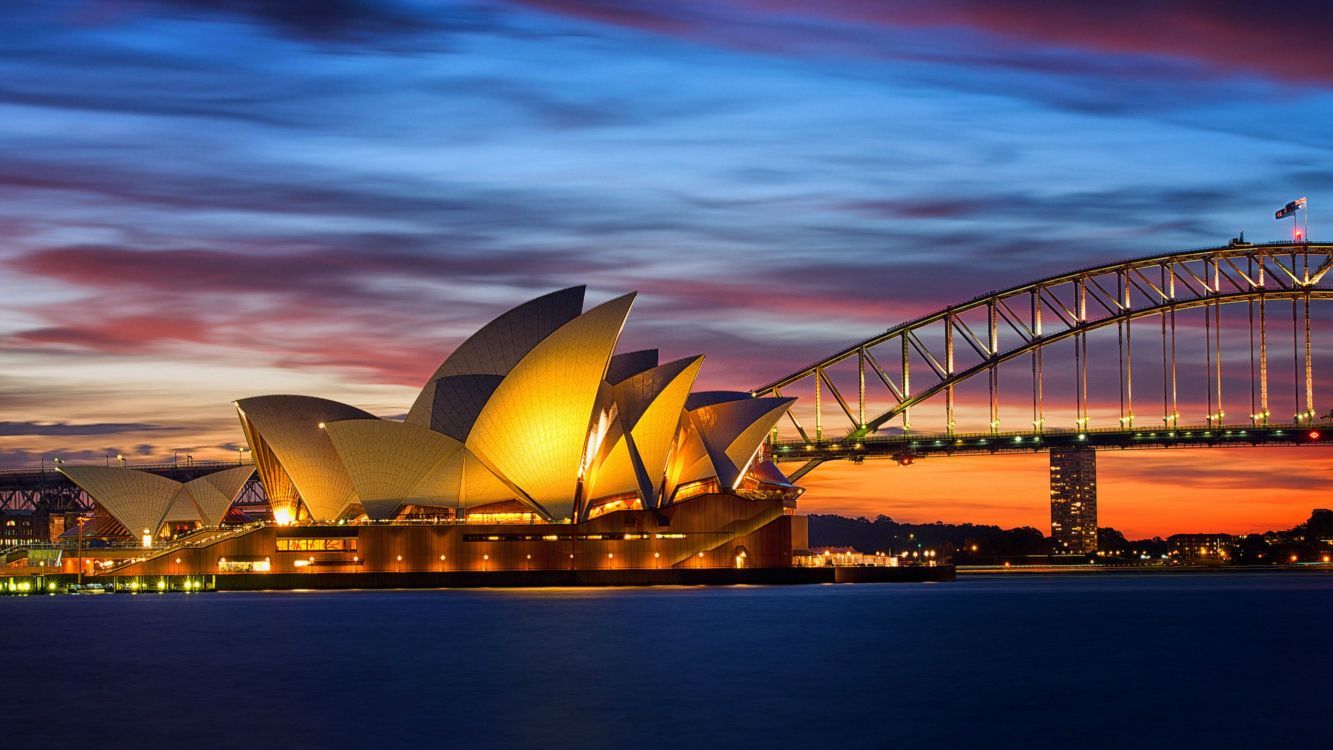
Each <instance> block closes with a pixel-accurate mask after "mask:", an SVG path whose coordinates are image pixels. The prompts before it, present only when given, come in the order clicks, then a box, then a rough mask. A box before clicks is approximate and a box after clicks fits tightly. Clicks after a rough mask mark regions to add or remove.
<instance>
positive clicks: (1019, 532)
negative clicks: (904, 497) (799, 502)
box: [810, 514, 1047, 556]
mask: <svg viewBox="0 0 1333 750" xmlns="http://www.w3.org/2000/svg"><path fill="white" fill-rule="evenodd" d="M1046 544H1047V543H1046V538H1045V536H1043V535H1042V533H1041V532H1040V531H1038V530H1037V529H1034V528H1031V527H1028V526H1024V527H1021V528H1017V529H1002V528H1000V527H999V526H977V525H973V524H970V523H967V524H960V525H955V524H946V523H942V522H936V523H922V524H913V523H898V522H897V521H894V520H893V519H892V518H889V517H888V516H879V517H877V518H875V520H873V521H871V520H868V519H866V518H847V517H845V516H835V515H820V514H812V515H810V546H811V547H855V548H856V549H858V550H860V551H862V552H902V551H904V550H907V551H911V550H915V549H934V550H938V551H939V552H940V554H951V553H952V552H954V551H955V550H969V551H970V550H971V549H972V546H973V545H975V546H976V547H977V550H978V551H979V552H981V553H982V554H986V555H1014V556H1019V555H1044V554H1046V551H1047V550H1046Z"/></svg>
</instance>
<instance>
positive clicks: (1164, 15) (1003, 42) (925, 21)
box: [524, 0, 1333, 84]
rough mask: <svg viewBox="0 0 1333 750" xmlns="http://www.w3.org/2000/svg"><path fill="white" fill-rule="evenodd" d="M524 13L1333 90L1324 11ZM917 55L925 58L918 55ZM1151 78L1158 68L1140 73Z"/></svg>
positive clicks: (966, 5) (938, 5)
mask: <svg viewBox="0 0 1333 750" xmlns="http://www.w3.org/2000/svg"><path fill="white" fill-rule="evenodd" d="M524 4H526V5H529V6H531V7H535V8H539V9H542V10H544V11H546V12H550V13H558V14H562V15H568V16H571V17H576V18H580V19H583V20H587V21H591V22H595V23H600V24H607V25H616V26H624V27H630V28H634V29H639V30H643V31H650V32H654V33H659V34H668V35H674V36H682V37H687V38H691V39H696V40H702V41H707V42H710V43H714V44H721V45H727V46H732V47H741V48H762V49H766V50H769V51H780V52H785V53H787V54H797V55H808V54H810V53H811V51H812V50H817V51H819V52H821V53H823V54H829V53H830V52H833V53H837V52H841V53H844V54H845V53H848V52H851V53H853V54H858V53H859V54H861V55H868V54H878V55H888V56H893V55H895V54H898V55H903V53H904V52H905V51H906V50H905V49H904V47H905V45H904V44H903V43H902V39H901V37H900V36H899V35H900V34H901V33H902V32H904V31H912V30H916V31H930V32H935V33H946V34H948V33H953V34H954V39H953V40H952V41H953V44H946V45H945V50H946V51H945V54H955V55H958V56H959V57H965V56H975V55H976V52H978V51H979V52H980V54H981V55H982V56H984V57H989V58H990V61H991V62H992V63H1002V64H1007V65H1011V66H1014V67H1026V68H1029V69H1045V70H1046V72H1057V70H1062V71H1064V72H1070V71H1071V68H1070V62H1069V61H1063V62H1060V63H1057V62H1056V61H1054V60H1051V59H1045V60H1043V59H1042V58H1041V57H1040V56H1039V55H1035V54H1033V52H1034V50H1033V45H1036V46H1038V47H1047V48H1055V49H1067V50H1079V51H1083V52H1089V53H1095V54H1100V55H1107V56H1120V57H1131V58H1143V57H1147V58H1158V59H1164V60H1179V61H1183V62H1187V63H1190V64H1193V65H1196V66H1199V67H1201V68H1203V69H1206V70H1212V71H1215V72H1217V73H1222V74H1237V73H1239V74H1259V75H1264V76H1268V77H1271V78H1274V79H1279V80H1291V81H1299V82H1314V83H1319V84H1330V83H1333V50H1330V49H1329V48H1328V47H1327V45H1322V44H1319V43H1318V40H1319V39H1322V38H1323V37H1326V36H1328V34H1329V33H1330V32H1333V10H1331V9H1330V8H1329V6H1328V5H1327V4H1324V3H1316V2H1307V3H1298V4H1297V5H1296V6H1291V5H1285V6H1283V8H1282V10H1281V15H1282V18H1300V19H1301V20H1300V23H1299V30H1298V31H1296V32H1295V33H1294V34H1293V30H1292V28H1291V26H1290V25H1289V24H1284V23H1282V22H1280V19H1277V22H1275V17H1274V11H1273V9H1272V8H1270V7H1268V6H1263V5H1257V4H1254V3H1246V2H1220V3H1219V2H1206V1H1205V0H1167V1H1166V2H1150V1H1149V0H1132V1H1131V2H1127V3H1116V4H1113V5H1112V4H1106V3H1099V2H1094V1H1093V0H1075V1H1074V2H1065V3H1058V4H1051V3H1048V2H1043V1H1041V0H1019V2H1007V3H993V2H988V1H987V0H941V1H940V2H932V3H908V2H866V1H865V0H830V1H829V2H823V3H818V4H810V3H804V2H796V1H795V0H729V1H728V2H720V3H713V2H709V3H704V2H685V3H672V4H662V3H649V2H642V1H640V0H629V1H618V0H573V1H572V2H553V1H552V0H528V1H527V2H526V3H524ZM959 31H968V32H974V33H980V34H983V35H986V36H987V43H985V44H981V45H974V47H973V51H968V52H965V51H964V50H966V49H967V47H966V45H965V43H964V40H963V39H961V38H959V37H958V36H957V32H959ZM875 33H878V34H881V35H885V39H884V40H883V41H886V42H890V43H889V44H881V45H872V44H866V43H865V42H864V41H863V38H864V36H865V35H867V34H875ZM821 38H822V39H823V44H822V45H819V44H817V43H816V41H815V40H819V39H821ZM835 40H840V41H841V43H840V44H839V43H837V42H836V41H835ZM1301 40H1305V42H1304V43H1302V41H1301ZM909 49H910V48H909ZM912 54H913V56H915V54H917V53H916V51H915V50H913V51H912ZM1073 64H1074V65H1078V63H1077V62H1074V63H1073ZM1084 65H1087V63H1086V62H1085V63H1084ZM1089 70H1090V69H1088V68H1085V70H1084V71H1083V72H1084V73H1086V72H1089ZM1122 70H1123V69H1122ZM1158 70H1160V69H1158ZM1151 71H1152V68H1151V67H1149V68H1147V69H1146V70H1144V71H1143V72H1145V73H1148V72H1151ZM1075 72H1077V71H1075ZM1125 72H1127V71H1125Z"/></svg>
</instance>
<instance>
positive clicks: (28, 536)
mask: <svg viewBox="0 0 1333 750" xmlns="http://www.w3.org/2000/svg"><path fill="white" fill-rule="evenodd" d="M77 517H78V516H77V514H74V513H48V512H46V511H44V510H31V509H11V508H6V509H5V510H2V511H0V549H6V548H8V547H26V546H28V545H32V544H45V543H49V542H52V541H55V539H56V538H57V537H59V536H60V535H61V534H62V533H64V531H65V529H66V528H72V527H74V525H75V524H76V523H77Z"/></svg>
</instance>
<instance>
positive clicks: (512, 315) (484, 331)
mask: <svg viewBox="0 0 1333 750" xmlns="http://www.w3.org/2000/svg"><path fill="white" fill-rule="evenodd" d="M584 290H585V287H582V286H575V287H570V288H569V289H561V290H560V291H558V292H551V293H550V294H546V295H543V296H541V297H538V298H536V299H534V300H530V301H528V302H525V303H523V304H521V305H519V306H518V307H515V308H514V309H512V310H510V311H508V312H506V313H504V314H503V315H501V316H500V317H498V318H496V319H495V320H492V321H491V322H490V323H487V324H486V325H485V326H483V327H482V328H481V330H479V331H477V332H476V333H474V334H472V336H471V337H469V338H468V339H467V340H466V341H464V342H463V343H462V344H459V346H458V348H457V349H455V350H454V351H453V353H452V354H450V355H449V356H448V358H446V359H445V360H444V362H443V363H441V364H440V366H439V368H437V369H436V370H435V374H434V375H431V376H430V379H429V380H427V381H426V385H425V387H423V388H422V389H421V393H420V394H419V395H418V396H417V399H416V402H415V403H413V404H412V408H411V409H410V410H409V411H408V413H407V419H406V422H407V423H408V424H415V425H419V426H421V427H431V428H432V429H435V428H434V426H433V423H434V421H435V420H434V417H433V412H434V411H435V409H436V408H437V405H438V404H441V403H444V404H448V403H449V402H451V401H454V400H456V397H455V396H454V394H453V391H452V387H453V386H454V385H458V384H460V383H463V382H464V381H454V382H453V383H452V384H449V385H446V386H445V387H444V388H443V389H441V388H439V387H437V385H436V381H438V380H440V379H441V378H447V377H449V376H452V375H494V376H499V377H504V376H505V375H508V374H509V372H510V370H512V369H514V366H515V365H517V364H518V363H519V361H520V360H522V359H523V357H525V356H527V354H528V352H530V351H532V349H533V347H535V346H537V344H539V343H540V342H541V341H542V340H543V339H545V338H546V337H547V336H549V335H551V334H552V333H553V332H555V331H556V330H557V329H559V328H560V327H561V326H563V325H565V324H566V323H568V322H569V321H571V320H573V319H574V318H576V317H578V315H579V313H580V312H581V311H582V310H583V292H584ZM487 382H490V385H491V388H492V389H494V386H495V385H497V382H495V381H487ZM476 386H477V383H476V382H471V383H468V384H467V387H469V388H475V387H476ZM487 395H489V391H487ZM474 398H475V395H474V394H473V395H470V396H469V398H468V399H467V400H468V401H469V402H470V401H471V400H473V399H474ZM482 401H483V403H484V402H485V400H484V399H483V400H482ZM473 416H474V417H475V414H474V415H473ZM456 437H457V435H456ZM459 439H462V438H461V437H460V438H459Z"/></svg>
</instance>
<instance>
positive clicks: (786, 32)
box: [0, 0, 1333, 523]
mask: <svg viewBox="0 0 1333 750" xmlns="http://www.w3.org/2000/svg"><path fill="white" fill-rule="evenodd" d="M917 6H918V4H911V3H873V2H868V1H859V0H831V1H830V2H827V3H821V4H818V6H810V5H809V4H805V3H795V2H784V1H782V0H726V1H724V2H710V3H705V2H690V1H686V2H680V3H669V4H663V3H647V2H643V3H613V2H606V3H602V2H568V3H556V2H549V3H548V2H532V3H443V2H410V3H396V2H387V1H386V2H369V1H367V2H356V1H355V0H332V1H331V2H291V3H283V2H266V1H264V0H249V1H247V2H232V3H204V2H191V1H189V0H179V1H177V2H150V1H146V0H142V1H138V2H128V1H124V2H113V1H111V0H55V1H51V2H41V3H36V2H31V3H29V2H19V3H12V4H6V5H5V6H4V7H3V8H0V154H3V158H0V273H2V274H3V277H2V278H3V279H4V281H3V292H4V293H3V295H2V296H0V459H3V463H6V464H9V465H15V464H32V463H36V462H37V461H39V460H40V457H41V456H42V455H66V456H75V457H83V458H93V457H98V456H102V455H104V453H105V452H107V451H124V452H127V453H132V454H134V455H141V456H143V458H144V460H148V459H149V458H152V457H160V456H164V455H170V454H171V453H172V451H173V450H176V449H184V450H189V451H193V452H195V453H197V454H198V455H199V456H201V457H202V456H216V455H224V454H225V451H226V450H227V447H228V446H231V445H233V444H234V443H236V442H238V441H239V435H238V434H237V430H236V428H235V425H234V419H233V416H232V415H231V414H230V412H229V410H228V409H227V402H228V401H230V400H232V399H234V398H237V397H242V396H246V395H252V394H254V393H257V392H269V391H282V390H290V391H299V392H306V393H314V394H318V395H323V396H328V397H332V398H338V399H341V400H346V401H349V402H352V403H356V404H358V405H360V406H363V407H365V408H368V409H370V410H372V411H374V412H376V413H380V414H385V415H391V414H396V413H401V412H402V411H403V410H405V408H406V405H407V404H409V403H410V402H411V400H412V396H413V393H414V391H415V388H416V387H417V386H418V385H419V384H420V382H421V381H423V380H424V379H425V377H426V376H427V375H428V374H429V373H430V372H431V370H432V369H433V368H434V366H435V365H436V364H437V363H438V362H439V360H440V359H442V358H443V356H444V355H445V354H447V353H448V351H450V350H451V349H452V347H453V346H454V345H456V344H457V342H458V341H459V340H461V338H462V337H464V336H465V335H466V334H467V333H469V332H470V331H472V330H474V329H475V328H476V327H478V326H479V325H480V324H482V323H484V322H485V321H486V320H488V319H490V318H491V317H493V316H494V315H495V314H498V313H499V312H501V311H502V310H503V309H505V308H507V307H509V306H511V305H513V304H515V303H516V302H518V301H521V300H523V299H527V298H529V297H531V296H535V295H537V294H540V293H542V292H545V291H549V290H551V289H554V288H557V287H561V286H567V285H570V284H576V283H588V284H589V285H590V296H591V297H592V298H593V299H594V300H599V299H606V298H609V297H611V296H614V295H616V294H618V293H620V292H622V291H625V290H630V289H636V290H639V291H640V292H641V293H642V296H641V299H640V302H639V304H638V305H637V306H636V309H635V312H634V316H633V318H632V320H631V324H630V326H629V328H628V329H627V330H626V338H627V345H660V346H661V347H662V348H663V349H664V355H666V356H684V355H687V354H693V353H696V352H706V353H708V354H709V359H708V362H707V364H706V365H705V368H704V375H703V382H704V384H706V385H707V386H710V387H711V386H722V387H741V388H744V387H749V386H754V385H757V384H759V383H762V382H766V381H767V380H770V379H771V378H773V377H776V376H778V375H781V374H783V373H785V372H787V371H789V370H791V369H794V368H795V367H797V366H800V365H802V364H804V363H806V362H808V361H810V360H812V359H815V358H817V357H819V356H821V355H822V354H825V353H828V352H829V351H831V350H833V349H836V348H838V347H840V346H841V345H844V344H846V343H849V342H851V341H855V340H858V339H860V338H864V337H865V336H867V335H869V334H871V333H873V332H875V331H877V330H880V329H883V328H885V327H888V326H889V325H891V324H893V323H895V322H898V321H900V320H903V319H906V318H909V317H912V316H915V315H917V314H920V313H923V312H926V311H928V310H930V309H934V308H937V307H940V306H943V305H946V304H949V303H951V302H956V301H960V300H962V299H964V298H970V297H972V296H975V295H976V294H979V293H981V292H984V291H986V290H988V289H994V288H1000V287H1003V286H1007V285H1009V284H1013V283H1018V282H1022V281H1025V280H1029V279H1031V278H1034V277H1037V276H1042V275H1048V274H1052V273H1056V272H1060V271H1063V270H1067V269H1070V268H1073V267H1078V266H1084V265H1089V264H1092V263H1096V262H1101V261H1105V260H1111V259H1114V258H1122V257H1129V256H1135V255H1143V254H1147V253H1150V252H1159V251H1169V250H1176V249H1185V248H1190V247H1201V246H1210V245H1217V244H1223V243H1225V241H1226V240H1227V239H1228V238H1230V237H1231V236H1233V235H1234V234H1235V233H1236V232H1237V231H1238V230H1240V229H1242V228H1244V229H1246V230H1247V232H1248V234H1249V236H1251V237H1252V238H1258V239H1267V238H1279V237H1281V236H1283V233H1284V231H1285V228H1284V227H1282V226H1281V225H1279V224H1277V223H1276V222H1274V221H1273V219H1272V211H1273V210H1274V209H1276V208H1277V207H1279V206H1280V205H1282V204H1283V203H1285V202H1286V201H1288V200H1290V199H1292V198H1295V197H1298V196H1301V195H1308V196H1309V198H1310V204H1311V207H1312V209H1313V214H1312V217H1313V218H1312V222H1311V223H1312V226H1313V227H1315V229H1316V232H1315V236H1316V237H1318V236H1321V233H1320V232H1319V231H1317V229H1318V226H1320V218H1319V217H1320V215H1321V213H1320V211H1321V209H1320V207H1321V206H1330V214H1329V215H1330V216H1333V176H1331V175H1333V172H1331V171H1330V170H1329V164H1330V149H1331V147H1333V128H1330V127H1329V122H1330V121H1333V96H1330V86H1331V85H1333V53H1330V52H1327V51H1325V50H1323V49H1321V46H1320V45H1321V43H1322V40H1323V39H1324V37H1325V36H1326V35H1325V34H1324V33H1323V32H1325V31H1329V30H1330V27H1333V20H1331V18H1333V16H1331V15H1330V12H1329V11H1327V10H1323V9H1321V8H1320V7H1319V6H1317V5H1314V4H1311V5H1310V7H1308V8H1292V9H1290V10H1291V12H1290V13H1289V14H1288V16H1289V18H1290V19H1292V20H1285V19H1284V20H1282V21H1280V22H1278V21H1274V20H1273V19H1271V18H1269V17H1268V11H1265V10H1264V9H1262V8H1255V7H1251V6H1249V5H1247V4H1239V3H1236V4H1228V3H1193V2H1163V3H1146V2H1145V3H1138V2H1131V3H1128V4H1117V7H1116V9H1115V10H1113V11H1112V10H1107V9H1104V8H1102V6H1101V5H1099V4H1092V3H1081V2H1073V3H1065V4H1061V6H1060V7H1059V8H1058V9H1052V8H1049V7H1046V6H1043V5H1042V4H1039V3H1030V2H1019V3H1005V4H1003V6H999V5H996V4H988V3H980V2H975V3H973V2H953V1H950V2H941V3H933V4H930V5H929V6H926V7H917ZM1296 19H1299V20H1296ZM1309 471H1310V472H1312V473H1311V474H1310V477H1312V478H1311V480H1310V481H1311V482H1315V481H1316V479H1315V478H1318V481H1325V480H1326V472H1324V473H1319V472H1320V471H1322V470H1319V471H1316V470H1315V469H1314V468H1310V469H1309ZM830 481H832V480H830ZM839 481H842V480H841V479H840V480H839ZM856 481H857V480H854V479H847V480H846V482H847V483H850V485H856ZM1300 489H1301V488H1300V487H1296V488H1292V489H1290V492H1293V493H1299V491H1300ZM813 494H817V493H815V492H814V491H813V490H812V495H813ZM1315 494H1317V493H1315ZM1315 494H1312V495H1310V496H1308V497H1307V496H1305V495H1301V496H1300V498H1299V499H1296V500H1292V501H1291V502H1292V503H1294V505H1293V506H1292V507H1296V506H1300V505H1302V504H1303V505H1305V506H1306V507H1308V505H1309V504H1310V503H1311V502H1313V500H1312V499H1311V498H1313V497H1314V496H1315ZM839 497H843V498H844V501H837V502H843V505H839V506H837V507H844V506H845V507H851V505H849V503H851V501H850V500H845V498H846V497H850V495H849V494H845V495H839ZM830 502H831V503H833V504H834V505H837V502H834V501H830ZM1036 507H1038V508H1040V503H1038V504H1037V506H1036ZM1284 507H1286V506H1284ZM910 512H913V511H910V510H905V511H900V514H901V513H910ZM1256 512H1257V511H1256ZM1291 512H1292V513H1294V512H1295V511H1291ZM1006 517H1007V516H1006ZM978 520H985V519H978ZM1145 523H1146V522H1145ZM1256 523H1257V521H1256Z"/></svg>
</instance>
